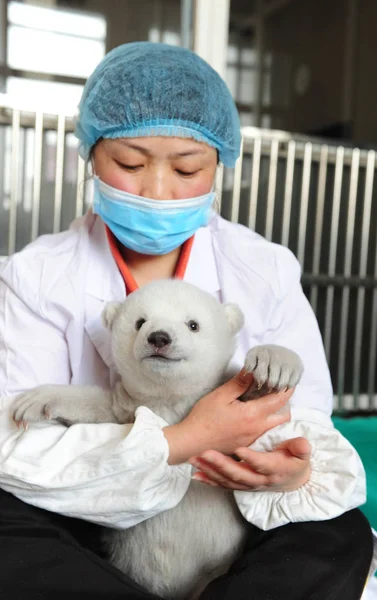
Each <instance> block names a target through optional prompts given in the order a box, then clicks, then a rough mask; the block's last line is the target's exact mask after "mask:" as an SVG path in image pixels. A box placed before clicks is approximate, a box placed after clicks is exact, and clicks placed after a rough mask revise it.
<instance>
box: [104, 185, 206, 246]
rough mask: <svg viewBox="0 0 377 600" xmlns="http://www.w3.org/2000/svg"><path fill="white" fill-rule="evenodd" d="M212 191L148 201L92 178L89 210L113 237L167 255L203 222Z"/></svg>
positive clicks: (129, 244) (201, 225) (203, 223)
mask: <svg viewBox="0 0 377 600" xmlns="http://www.w3.org/2000/svg"><path fill="white" fill-rule="evenodd" d="M214 199H215V193H214V192H210V193H209V194H205V195H204V196H198V197H196V198H186V199H183V200H152V199H150V198H143V197H142V196H135V195H134V194H129V193H128V192H123V191H122V190H118V189H116V188H113V187H111V186H110V185H107V184H106V183H104V182H103V181H101V180H100V179H99V177H97V176H95V177H94V199H93V212H94V213H95V214H97V215H99V216H100V217H101V219H102V220H103V221H104V222H105V223H106V225H107V226H108V227H109V229H111V231H112V232H113V234H114V235H115V237H116V238H117V239H118V240H119V241H120V242H121V243H122V244H123V245H124V246H126V247H127V248H130V249H131V250H134V251H135V252H139V253H140V254H156V255H157V254H168V252H171V251H172V250H174V249H175V248H178V246H181V245H182V244H183V242H185V241H186V240H188V239H189V238H190V237H191V236H192V235H193V234H194V233H195V232H196V231H197V230H198V229H199V227H203V226H204V225H207V223H208V220H209V216H210V212H211V206H212V204H213V202H214Z"/></svg>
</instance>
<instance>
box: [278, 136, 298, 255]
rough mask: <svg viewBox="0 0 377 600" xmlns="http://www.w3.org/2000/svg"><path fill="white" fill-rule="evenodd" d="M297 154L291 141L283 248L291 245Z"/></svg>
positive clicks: (285, 197) (282, 237)
mask: <svg viewBox="0 0 377 600" xmlns="http://www.w3.org/2000/svg"><path fill="white" fill-rule="evenodd" d="M295 152H296V142H294V141H293V140H291V141H290V142H289V143H288V154H287V168H286V174H285V191H284V210H283V225H282V232H281V243H282V244H283V246H288V245H289V230H290V223H291V209H292V192H293V176H294V168H295Z"/></svg>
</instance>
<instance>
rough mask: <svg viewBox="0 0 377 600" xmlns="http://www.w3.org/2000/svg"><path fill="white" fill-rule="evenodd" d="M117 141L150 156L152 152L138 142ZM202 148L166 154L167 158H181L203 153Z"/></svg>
mask: <svg viewBox="0 0 377 600" xmlns="http://www.w3.org/2000/svg"><path fill="white" fill-rule="evenodd" d="M117 141H118V142H119V143H121V144H123V146H127V148H131V149H132V150H137V151H138V152H141V153H142V154H145V155H146V156H151V155H152V154H153V152H151V151H150V150H148V148H144V146H139V145H138V144H134V143H132V142H129V141H127V140H121V139H120V140H117ZM204 153H205V149H204V148H193V149H192V150H185V151H183V152H174V153H172V154H169V155H168V158H181V157H182V156H194V155H195V154H204Z"/></svg>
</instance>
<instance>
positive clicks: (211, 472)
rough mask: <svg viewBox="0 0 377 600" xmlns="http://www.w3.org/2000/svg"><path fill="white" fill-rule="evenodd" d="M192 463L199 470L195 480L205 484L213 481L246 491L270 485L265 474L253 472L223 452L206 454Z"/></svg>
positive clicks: (244, 464) (192, 460) (222, 485)
mask: <svg viewBox="0 0 377 600" xmlns="http://www.w3.org/2000/svg"><path fill="white" fill-rule="evenodd" d="M190 463H191V464H192V465H194V466H195V467H196V468H197V469H199V473H196V474H195V475H194V479H197V480H199V481H202V482H203V483H209V482H210V481H211V482H215V483H216V484H217V485H220V486H221V487H226V488H229V489H237V490H245V491H246V490H250V489H257V488H260V487H263V486H265V485H266V484H267V483H268V479H267V477H266V476H265V475H264V474H261V473H257V472H256V471H253V470H252V469H251V468H250V466H249V465H247V464H246V463H239V462H237V461H235V460H234V459H232V458H230V457H229V456H225V455H224V454H221V452H215V451H210V452H205V453H204V454H203V455H202V456H199V457H195V458H193V459H191V460H190ZM203 475H204V477H203ZM208 479H209V481H208Z"/></svg>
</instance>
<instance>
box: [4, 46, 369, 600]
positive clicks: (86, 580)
mask: <svg viewBox="0 0 377 600" xmlns="http://www.w3.org/2000/svg"><path fill="white" fill-rule="evenodd" d="M76 134H77V136H78V138H79V140H80V144H81V152H82V154H83V155H86V156H90V157H91V161H92V165H93V171H94V174H95V177H94V203H93V213H91V212H90V213H89V214H88V215H86V216H85V217H84V218H83V219H80V220H78V221H77V222H75V224H74V225H73V227H72V228H71V230H70V231H68V232H64V233H61V234H57V235H52V236H44V237H42V238H40V239H39V240H37V241H36V242H35V243H33V244H31V245H29V246H28V247H27V248H25V249H24V250H23V251H22V252H20V253H18V254H16V255H15V256H13V257H11V258H10V260H9V261H8V262H7V263H6V264H5V266H4V267H3V268H2V271H1V274H0V353H1V354H0V356H1V357H2V360H1V362H0V390H1V395H2V403H3V407H4V408H3V411H2V413H1V415H2V422H1V433H0V452H1V462H0V484H1V487H2V488H3V490H4V491H3V492H2V495H1V507H2V510H1V511H0V515H1V517H0V519H2V523H1V528H0V539H1V541H2V545H3V546H4V547H5V552H4V556H3V557H2V559H3V570H2V571H1V575H0V591H1V592H2V598H4V599H5V598H14V597H15V596H14V593H15V592H16V597H17V594H18V596H19V597H21V596H22V593H21V592H24V593H25V594H26V591H27V597H28V598H29V599H33V598H39V599H40V598H42V599H44V598H54V599H56V598H66V597H67V596H68V594H69V597H70V598H80V600H81V599H82V598H90V599H91V600H92V599H96V598H105V597H106V598H107V599H108V598H114V599H115V598H122V599H123V598H127V599H128V598H130V599H133V598H151V596H150V595H149V594H148V593H147V592H146V591H144V590H141V589H140V588H139V587H138V586H137V585H136V584H134V583H133V582H132V581H129V580H128V579H127V578H126V577H124V576H123V575H121V574H120V573H118V572H117V571H116V570H115V569H113V568H112V567H111V566H110V565H109V564H108V563H107V562H106V559H104V558H103V557H101V556H100V555H101V548H100V546H99V544H98V540H99V529H100V528H99V527H98V525H104V526H109V527H116V528H120V529H125V528H127V527H131V526H132V525H135V524H136V523H138V522H140V521H142V520H145V519H147V518H150V517H152V516H154V515H155V514H157V513H159V512H161V511H163V510H167V509H169V508H171V507H173V506H175V505H176V504H177V503H178V502H179V501H180V500H181V498H182V497H183V495H184V494H185V492H186V490H187V487H188V485H189V482H190V477H191V467H190V464H189V463H188V461H190V463H191V464H192V465H195V466H196V467H198V469H199V472H198V474H197V475H196V478H198V479H200V480H201V481H203V483H205V484H209V485H221V486H224V487H227V488H230V489H232V490H235V496H236V500H237V503H238V506H239V508H240V510H241V512H242V514H243V515H244V517H245V518H246V519H247V520H248V521H249V522H250V539H249V542H248V544H247V546H246V548H245V551H244V554H243V556H242V557H241V559H240V560H238V561H237V562H236V563H235V565H234V566H233V567H232V569H231V571H230V573H229V574H228V575H226V576H224V577H223V578H221V579H219V580H217V581H214V582H213V583H212V584H211V585H210V586H209V587H208V588H207V590H206V591H205V592H204V593H203V595H202V598H203V599H204V600H209V599H211V598H216V599H220V598H227V599H230V598H232V599H233V598H237V599H239V600H242V599H243V598H245V599H246V598H248V599H250V598H255V599H258V600H263V599H270V598H279V599H282V600H284V599H285V598H287V599H288V598H289V600H295V599H300V600H304V599H305V600H309V599H318V600H319V599H320V600H323V599H325V598H332V599H339V600H356V599H357V598H359V597H360V595H361V592H362V589H363V586H364V583H365V580H366V577H367V573H368V570H369V565H370V561H371V554H372V542H371V532H370V528H369V526H368V524H367V522H366V521H365V519H364V517H363V516H362V515H361V513H360V512H359V511H358V510H355V507H357V506H359V505H360V504H361V503H362V502H364V500H365V479H364V472H363V468H362V465H361V462H360V460H359V458H358V456H357V454H356V452H355V451H354V449H353V448H352V447H351V446H350V445H349V444H348V442H346V440H344V438H342V437H341V435H340V434H339V433H338V432H336V431H335V430H334V429H333V428H332V425H331V421H330V418H329V414H330V412H331V401H332V390H331V384H330V378H329V373H328V369H327V366H326V361H325V357H324V352H323V348H322V342H321V338H320V334H319V331H318V327H317V324H316V322H315V318H314V316H313V314H312V312H311V309H310V307H309V305H308V302H307V301H306V299H305V297H304V295H303V292H302V290H301V287H300V270H299V266H298V264H297V261H296V260H295V259H294V257H293V256H292V255H291V253H290V252H289V251H288V250H287V249H285V248H283V247H279V246H277V245H274V244H271V243H269V242H267V241H266V240H264V239H263V238H261V237H260V236H258V235H256V234H255V233H253V232H251V231H250V230H248V229H246V228H244V227H242V226H239V225H234V224H230V223H227V222H226V221H224V220H223V219H221V218H220V217H219V216H217V215H215V214H214V213H213V212H211V211H210V207H211V205H212V202H213V194H212V190H213V185H214V180H215V173H216V167H217V163H218V160H219V161H221V162H223V163H224V164H225V165H227V166H234V164H235V161H236V159H237V157H238V154H239V149H240V127H239V121H238V116H237V111H236V109H235V106H234V103H233V101H232V98H231V96H230V94H229V91H228V89H227V88H226V86H225V84H224V82H223V81H222V80H221V78H220V77H219V76H218V75H217V74H216V73H215V72H214V71H213V70H212V69H211V68H210V67H209V66H208V65H207V64H206V63H205V62H204V61H202V60H201V59H200V58H199V57H197V56H196V55H194V54H193V53H191V52H189V51H187V50H183V49H180V48H174V47H170V46H166V45H163V44H161V45H160V44H150V43H136V44H128V45H124V46H120V47H119V48H117V49H115V50H113V51H112V52H110V53H109V54H108V55H107V56H106V57H105V59H104V60H103V61H102V62H101V63H100V65H99V66H98V67H97V69H96V70H95V71H94V73H93V75H92V76H91V77H90V78H89V80H88V82H87V84H86V86H85V89H84V93H83V97H82V100H81V103H80V112H79V116H78V120H77V128H76ZM172 276H179V277H184V278H185V279H186V280H187V281H190V282H191V283H194V284H196V285H198V286H200V287H201V288H203V289H205V290H207V291H209V292H211V293H212V294H214V295H215V296H217V297H218V298H219V299H220V300H221V301H229V300H231V301H235V302H237V303H238V304H239V305H240V307H241V309H242V310H243V312H244V313H245V316H246V324H245V327H244V329H243V330H242V332H241V335H240V344H239V349H238V351H237V352H236V355H235V356H234V365H236V366H237V365H238V366H239V367H240V366H241V365H242V363H243V359H244V356H245V353H246V351H247V350H248V349H249V348H250V347H251V346H253V345H256V344H260V343H277V344H281V345H285V346H288V347H291V348H292V349H294V350H296V352H298V354H299V355H300V356H301V358H302V360H303V362H304V367H305V373H304V376H303V379H302V382H301V383H300V385H299V386H298V387H297V389H296V390H295V392H294V394H293V396H292V398H291V401H290V405H291V411H290V414H289V411H287V410H285V411H281V410H280V409H282V408H283V407H284V406H286V404H287V402H288V400H289V398H290V396H291V395H292V390H290V391H287V392H285V393H283V394H272V395H271V396H269V397H265V398H262V399H261V400H258V401H255V402H250V403H247V404H243V403H240V402H237V397H238V396H239V395H240V393H242V391H244V390H245V389H247V387H248V386H249V385H250V377H247V376H246V377H245V376H244V374H243V373H240V374H239V375H238V376H237V377H236V378H235V379H233V380H232V381H230V382H229V383H228V384H226V385H224V386H222V387H221V388H219V389H218V390H215V391H214V392H212V393H211V394H209V395H207V396H206V397H204V398H202V399H201V400H200V401H199V403H198V404H197V405H196V406H195V407H194V409H193V411H192V412H191V413H190V414H189V415H188V417H187V418H186V419H185V420H184V421H183V422H182V423H180V424H178V425H174V426H169V424H168V423H166V422H164V421H163V420H162V419H160V418H158V417H157V416H156V415H154V414H153V413H152V412H151V411H149V410H148V409H147V408H146V407H141V408H140V409H139V410H138V412H137V416H136V421H135V424H134V425H133V426H125V425H111V424H103V425H75V426H74V427H71V428H69V429H66V428H64V427H62V426H61V425H49V426H48V427H43V428H40V427H39V428H37V427H29V429H28V431H26V432H22V430H18V429H17V428H16V427H15V425H14V424H13V423H12V422H11V419H10V414H11V408H10V407H11V397H13V396H14V395H16V394H20V393H23V392H25V391H26V390H29V389H30V388H33V387H35V386H39V385H43V384H67V383H71V384H97V385H99V386H102V387H109V386H111V385H112V384H113V383H114V380H115V378H116V374H115V373H114V370H113V368H112V362H111V354H110V346H109V336H108V333H107V332H106V331H105V330H104V328H103V327H102V325H101V320H100V315H101V311H102V308H103V305H104V303H105V302H106V301H108V300H119V299H123V298H124V297H125V295H126V293H132V291H133V290H134V289H135V288H137V287H138V286H142V285H144V284H146V283H148V282H149V281H151V280H153V279H161V278H166V277H172ZM78 401H79V399H78ZM256 440H257V441H256ZM254 442H255V444H254V446H253V449H250V448H249V446H250V445H251V444H253V443H254ZM266 450H267V451H268V452H263V451H266ZM234 453H235V454H237V455H238V457H239V458H241V459H242V460H243V462H241V463H240V462H236V461H235V460H233V458H230V456H229V455H230V454H234ZM30 505H34V506H30ZM60 515H64V516H60ZM313 521H314V522H313ZM282 525H284V527H281V526H282ZM4 562H5V564H4ZM141 568H142V566H141Z"/></svg>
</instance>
